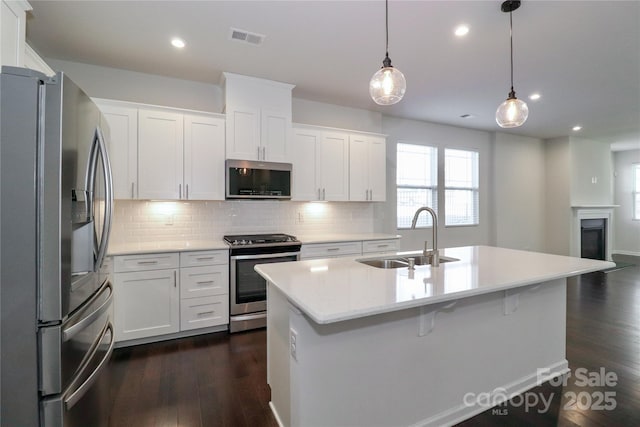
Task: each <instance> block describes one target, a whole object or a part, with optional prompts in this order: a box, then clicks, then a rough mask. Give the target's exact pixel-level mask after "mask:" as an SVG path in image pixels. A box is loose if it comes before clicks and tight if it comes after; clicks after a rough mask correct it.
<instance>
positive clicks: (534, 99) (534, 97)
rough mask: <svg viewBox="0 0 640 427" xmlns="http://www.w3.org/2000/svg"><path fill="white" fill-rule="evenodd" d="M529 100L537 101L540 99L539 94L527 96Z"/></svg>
mask: <svg viewBox="0 0 640 427" xmlns="http://www.w3.org/2000/svg"><path fill="white" fill-rule="evenodd" d="M529 99H530V100H532V101H537V100H538V99H540V94H539V93H532V94H531V95H529Z"/></svg>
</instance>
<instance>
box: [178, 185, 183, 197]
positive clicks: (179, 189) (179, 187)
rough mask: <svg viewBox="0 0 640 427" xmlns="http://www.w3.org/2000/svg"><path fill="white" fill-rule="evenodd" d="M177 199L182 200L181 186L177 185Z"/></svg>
mask: <svg viewBox="0 0 640 427" xmlns="http://www.w3.org/2000/svg"><path fill="white" fill-rule="evenodd" d="M178 199H182V184H178Z"/></svg>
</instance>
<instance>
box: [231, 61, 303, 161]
mask: <svg viewBox="0 0 640 427" xmlns="http://www.w3.org/2000/svg"><path fill="white" fill-rule="evenodd" d="M223 79H224V81H223V86H224V89H225V112H226V115H227V117H226V158H228V159H238V160H265V161H272V162H290V161H291V157H292V155H291V152H290V148H289V145H290V140H291V91H292V90H293V87H294V86H293V85H290V84H286V83H279V82H273V81H269V80H264V79H258V78H255V77H247V76H241V75H238V74H232V73H223Z"/></svg>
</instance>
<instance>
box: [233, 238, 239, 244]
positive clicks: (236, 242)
mask: <svg viewBox="0 0 640 427" xmlns="http://www.w3.org/2000/svg"><path fill="white" fill-rule="evenodd" d="M239 244H240V242H238V239H236V240H234V241H233V243H232V245H239Z"/></svg>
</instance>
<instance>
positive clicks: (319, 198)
mask: <svg viewBox="0 0 640 427" xmlns="http://www.w3.org/2000/svg"><path fill="white" fill-rule="evenodd" d="M318 200H322V197H321V196H320V189H319V188H318Z"/></svg>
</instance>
